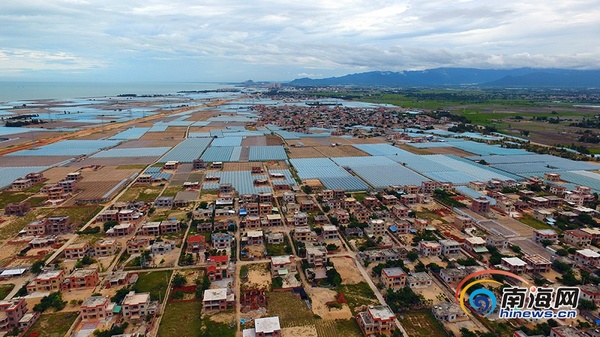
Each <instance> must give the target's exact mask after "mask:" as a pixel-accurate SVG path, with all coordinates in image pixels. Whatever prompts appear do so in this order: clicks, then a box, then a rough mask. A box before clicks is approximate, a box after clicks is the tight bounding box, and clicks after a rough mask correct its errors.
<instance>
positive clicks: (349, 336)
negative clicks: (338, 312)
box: [315, 318, 363, 337]
mask: <svg viewBox="0 0 600 337" xmlns="http://www.w3.org/2000/svg"><path fill="white" fill-rule="evenodd" d="M315 327H316V328H317V336H319V337H337V336H344V337H362V335H363V334H362V331H361V330H360V327H359V326H358V323H356V320H355V319H353V318H350V319H340V320H334V321H332V320H323V319H318V320H315Z"/></svg>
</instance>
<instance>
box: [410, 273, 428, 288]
mask: <svg viewBox="0 0 600 337" xmlns="http://www.w3.org/2000/svg"><path fill="white" fill-rule="evenodd" d="M406 283H408V286H410V287H411V288H426V287H430V286H431V284H432V283H433V281H432V280H431V276H429V274H427V273H426V272H419V273H412V274H411V275H409V276H408V277H407V278H406Z"/></svg>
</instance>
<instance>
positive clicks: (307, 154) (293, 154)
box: [290, 147, 323, 158]
mask: <svg viewBox="0 0 600 337" xmlns="http://www.w3.org/2000/svg"><path fill="white" fill-rule="evenodd" d="M321 157H323V154H322V153H321V152H319V151H317V150H316V149H315V148H314V147H290V158H321Z"/></svg>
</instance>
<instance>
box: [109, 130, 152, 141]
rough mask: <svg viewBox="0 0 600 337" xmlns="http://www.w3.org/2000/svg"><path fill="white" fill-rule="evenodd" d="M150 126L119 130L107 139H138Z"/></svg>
mask: <svg viewBox="0 0 600 337" xmlns="http://www.w3.org/2000/svg"><path fill="white" fill-rule="evenodd" d="M149 130H150V128H130V129H127V130H125V131H123V132H119V133H117V134H116V135H114V136H112V137H110V138H109V139H140V138H141V137H142V136H143V135H144V134H145V133H146V132H148V131H149Z"/></svg>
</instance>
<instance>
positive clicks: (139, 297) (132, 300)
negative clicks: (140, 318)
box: [123, 291, 150, 305]
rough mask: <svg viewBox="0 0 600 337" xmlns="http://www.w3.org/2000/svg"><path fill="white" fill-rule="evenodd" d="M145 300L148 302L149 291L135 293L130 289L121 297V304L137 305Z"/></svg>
mask: <svg viewBox="0 0 600 337" xmlns="http://www.w3.org/2000/svg"><path fill="white" fill-rule="evenodd" d="M147 302H150V293H140V294H136V293H135V292H133V291H130V292H129V294H127V295H126V296H125V298H124V299H123V305H138V304H142V303H147Z"/></svg>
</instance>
